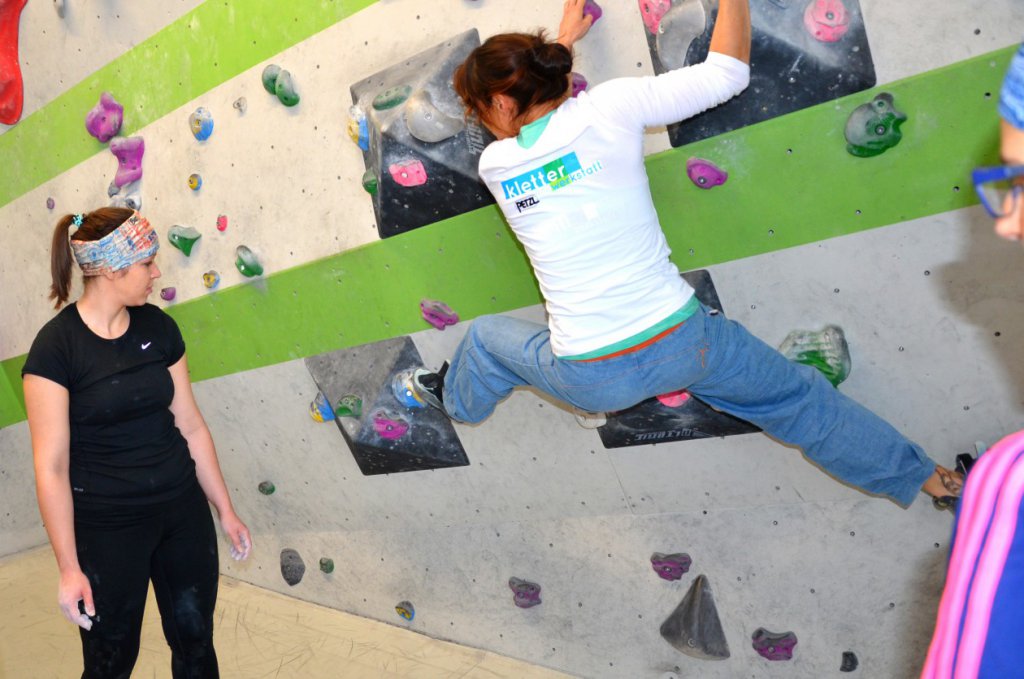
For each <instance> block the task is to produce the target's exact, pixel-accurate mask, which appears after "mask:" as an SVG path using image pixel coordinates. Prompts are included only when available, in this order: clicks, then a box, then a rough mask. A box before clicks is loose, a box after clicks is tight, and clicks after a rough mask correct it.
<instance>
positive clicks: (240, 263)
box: [235, 245, 263, 278]
mask: <svg viewBox="0 0 1024 679" xmlns="http://www.w3.org/2000/svg"><path fill="white" fill-rule="evenodd" d="M235 268H236V269H238V272H239V273H240V274H242V275H243V276H245V277H246V278H252V277H253V276H259V275H261V274H262V273H263V265H261V264H260V261H259V260H258V259H256V255H254V254H253V252H252V250H250V249H249V248H247V247H245V246H244V245H239V246H238V247H237V248H235Z"/></svg>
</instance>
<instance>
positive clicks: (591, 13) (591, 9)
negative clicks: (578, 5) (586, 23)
mask: <svg viewBox="0 0 1024 679" xmlns="http://www.w3.org/2000/svg"><path fill="white" fill-rule="evenodd" d="M602 14H604V12H603V11H602V10H601V5H599V4H597V3H596V2H594V0H587V1H586V2H585V3H583V16H585V17H590V25H591V26H593V25H594V24H596V23H597V20H598V19H600V18H601V15H602Z"/></svg>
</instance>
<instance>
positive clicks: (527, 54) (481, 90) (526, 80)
mask: <svg viewBox="0 0 1024 679" xmlns="http://www.w3.org/2000/svg"><path fill="white" fill-rule="evenodd" d="M571 72H572V52H571V51H570V50H569V48H568V47H566V46H565V45H562V44H561V43H558V42H548V41H547V36H546V34H545V32H544V31H543V30H540V31H537V33H502V34H500V35H495V36H492V37H490V38H488V39H487V40H486V41H485V42H484V44H482V45H480V46H479V47H477V48H476V49H474V50H473V51H472V52H470V54H469V56H468V57H466V60H465V61H464V62H463V63H462V64H460V65H459V66H458V67H457V68H456V69H455V75H454V76H453V81H452V84H453V86H454V87H455V92H456V93H457V94H458V95H459V97H460V98H461V99H462V102H463V103H464V104H465V106H466V112H467V113H468V114H476V115H477V116H478V117H480V118H484V117H485V116H486V112H487V110H488V109H489V108H490V107H491V105H492V103H493V99H494V96H495V95H497V94H504V95H506V96H508V97H511V98H512V99H513V100H514V101H515V102H516V106H517V107H518V111H517V115H520V116H521V115H523V114H524V113H526V111H527V110H529V109H530V108H531V107H533V106H535V105H537V104H543V103H546V102H551V101H555V102H559V103H560V100H562V99H565V98H566V96H568V92H569V74H570V73H571Z"/></svg>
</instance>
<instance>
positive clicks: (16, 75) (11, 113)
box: [0, 0, 28, 125]
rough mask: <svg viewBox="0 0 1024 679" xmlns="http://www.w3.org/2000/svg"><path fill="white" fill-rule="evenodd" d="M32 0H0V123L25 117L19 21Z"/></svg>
mask: <svg viewBox="0 0 1024 679" xmlns="http://www.w3.org/2000/svg"><path fill="white" fill-rule="evenodd" d="M26 2H28V0H0V123H3V124H4V125H13V124H14V123H16V122H18V119H20V118H21V108H22V105H23V104H24V102H25V88H24V85H23V84H22V81H21V65H20V64H18V23H19V22H20V20H21V10H22V9H23V8H24V7H25V3H26Z"/></svg>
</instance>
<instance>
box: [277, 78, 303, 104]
mask: <svg viewBox="0 0 1024 679" xmlns="http://www.w3.org/2000/svg"><path fill="white" fill-rule="evenodd" d="M274 94H276V95H277V98H278V99H280V100H281V103H282V104H284V105H285V106H295V104H297V103H299V93H298V92H296V91H295V83H294V82H292V74H291V73H289V72H288V71H281V73H280V74H279V75H278V76H277V83H276V84H275V85H274Z"/></svg>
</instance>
